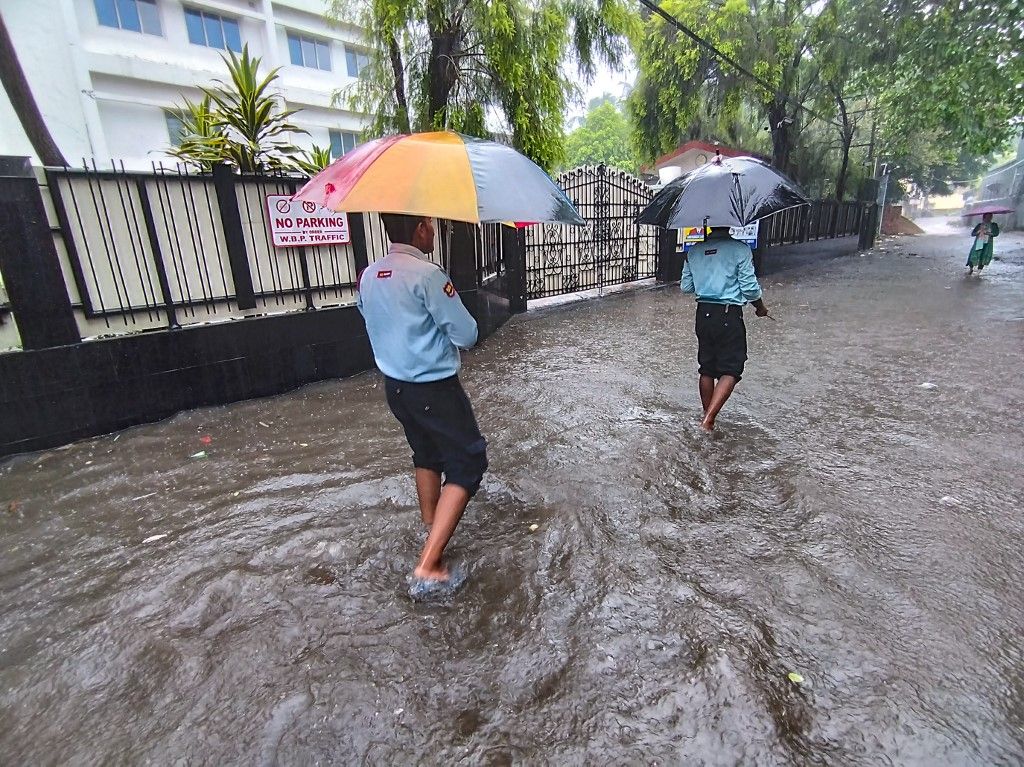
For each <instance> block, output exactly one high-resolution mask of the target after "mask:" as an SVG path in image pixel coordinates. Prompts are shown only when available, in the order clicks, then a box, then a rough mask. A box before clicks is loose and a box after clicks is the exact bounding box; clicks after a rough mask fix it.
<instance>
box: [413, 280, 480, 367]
mask: <svg viewBox="0 0 1024 767" xmlns="http://www.w3.org/2000/svg"><path fill="white" fill-rule="evenodd" d="M423 300H424V303H425V304H426V307H427V311H428V312H430V316H431V317H433V318H434V322H436V323H437V326H438V327H439V328H441V330H442V331H443V332H444V334H445V335H446V336H448V338H449V340H451V342H452V343H453V344H455V345H456V346H457V347H459V348H460V349H469V348H470V347H472V346H473V344H475V343H476V341H477V332H478V331H477V325H476V320H475V319H473V315H472V314H470V313H469V309H467V308H466V305H465V304H463V303H462V299H461V298H459V294H458V293H457V292H456V290H455V286H454V285H452V282H451V280H449V279H448V275H446V274H445V273H444V272H443V271H441V270H440V269H438V270H437V274H434V275H431V277H430V279H429V280H428V281H427V284H426V290H425V295H424V297H423Z"/></svg>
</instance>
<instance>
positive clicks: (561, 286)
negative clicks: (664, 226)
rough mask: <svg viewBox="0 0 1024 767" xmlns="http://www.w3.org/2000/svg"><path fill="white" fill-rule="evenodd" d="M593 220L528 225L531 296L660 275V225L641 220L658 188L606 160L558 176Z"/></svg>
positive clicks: (586, 216) (528, 286) (528, 291)
mask: <svg viewBox="0 0 1024 767" xmlns="http://www.w3.org/2000/svg"><path fill="white" fill-rule="evenodd" d="M555 183H557V184H558V186H560V187H561V188H562V190H563V191H564V192H565V193H566V195H567V196H568V197H569V199H570V200H572V203H573V204H574V205H575V206H576V209H577V210H578V211H579V212H580V215H581V216H583V218H584V219H586V222H587V225H586V226H585V227H580V226H562V225H560V224H545V225H543V226H534V227H529V228H528V229H527V230H526V297H527V298H528V299H529V298H544V297H545V296H556V295H561V294H564V293H575V292H577V291H580V290H590V289H593V288H603V287H605V286H608V285H618V284H621V283H625V282H634V281H636V280H643V279H646V278H648V277H654V276H655V273H656V272H657V268H658V232H659V230H658V228H657V227H655V226H641V225H638V224H636V223H635V221H636V217H637V215H639V213H640V211H641V210H643V208H644V207H645V206H646V205H647V203H649V202H650V201H651V197H652V196H653V193H652V192H651V191H650V189H649V188H648V187H647V185H646V184H645V183H644V182H643V181H641V180H640V179H639V178H637V177H636V176H633V175H632V174H629V173H627V172H625V171H622V170H618V169H616V168H608V167H605V166H604V165H598V166H596V167H594V166H584V167H582V168H576V169H575V170H570V171H566V172H565V173H562V174H560V175H558V176H557V177H556V178H555Z"/></svg>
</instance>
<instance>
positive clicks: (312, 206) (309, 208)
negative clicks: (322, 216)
mask: <svg viewBox="0 0 1024 767" xmlns="http://www.w3.org/2000/svg"><path fill="white" fill-rule="evenodd" d="M302 209H303V210H304V211H306V212H307V213H312V212H313V211H314V210H316V203H315V202H308V201H306V200H303V201H302Z"/></svg>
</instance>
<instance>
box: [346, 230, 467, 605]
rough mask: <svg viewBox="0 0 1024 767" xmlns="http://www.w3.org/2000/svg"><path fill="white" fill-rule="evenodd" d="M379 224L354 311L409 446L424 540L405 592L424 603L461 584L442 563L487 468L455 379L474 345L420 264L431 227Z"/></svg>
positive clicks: (456, 304)
mask: <svg viewBox="0 0 1024 767" xmlns="http://www.w3.org/2000/svg"><path fill="white" fill-rule="evenodd" d="M381 219H382V220H383V222H384V228H385V230H386V231H387V234H388V239H389V240H391V247H390V249H389V250H388V254H387V255H386V256H385V257H384V258H382V259H381V260H380V261H377V262H375V263H374V264H371V265H370V266H369V267H367V268H366V269H365V270H364V271H363V273H362V274H361V275H360V277H359V281H358V286H359V298H358V302H357V306H358V307H359V311H360V313H361V314H362V315H363V319H364V320H365V321H366V331H367V334H368V335H369V337H370V346H371V347H373V356H374V359H375V360H376V362H377V367H378V368H380V371H381V372H382V373H383V374H384V389H385V392H386V394H387V401H388V405H389V407H390V408H391V412H392V413H394V415H395V417H396V418H397V419H398V421H399V423H401V424H402V427H403V428H404V429H405V436H406V439H407V440H408V442H409V446H410V447H411V448H412V453H413V456H412V459H413V466H414V467H415V475H416V494H417V497H418V498H419V504H420V514H421V516H422V517H423V523H424V524H425V525H426V526H427V528H428V530H429V533H428V535H427V541H426V544H424V547H423V552H422V554H421V555H420V559H419V562H418V563H417V564H416V568H415V569H414V570H413V579H412V586H411V587H410V590H409V594H410V596H412V597H413V598H414V599H419V598H429V597H430V596H432V595H435V594H444V593H446V592H450V591H453V590H454V589H456V588H458V586H459V585H461V581H462V580H464V578H465V572H464V571H459V572H456V571H453V572H451V573H449V572H448V569H447V568H446V567H445V566H444V565H443V564H442V561H441V557H442V554H443V553H444V548H445V546H446V545H447V544H448V541H449V540H450V539H451V537H452V534H453V533H454V532H455V528H456V526H457V525H458V524H459V520H460V519H461V518H462V513H463V512H464V511H465V509H466V504H468V503H469V499H470V498H472V497H473V495H474V494H475V493H476V491H477V489H478V488H479V487H480V481H481V479H482V478H483V474H484V471H486V470H487V443H486V441H485V440H484V438H483V437H482V436H481V435H480V429H479V428H478V427H477V423H476V418H475V417H474V416H473V408H472V407H471V405H470V403H469V398H468V397H466V393H465V392H464V391H463V389H462V385H461V384H460V383H459V377H458V372H459V367H460V364H461V361H460V358H459V349H460V348H461V349H468V348H469V347H471V346H473V344H475V343H476V340H477V326H476V320H474V319H473V316H472V315H471V314H470V313H469V311H468V310H467V309H466V307H465V306H464V305H463V303H462V300H461V299H460V298H459V295H458V293H456V292H455V288H454V287H453V286H452V283H451V281H450V280H449V279H448V275H446V274H445V273H444V271H443V270H442V269H441V268H440V267H439V266H437V265H436V264H433V263H431V262H430V261H428V260H427V257H426V254H427V253H429V252H431V251H432V250H433V249H434V226H433V224H432V222H431V220H430V219H429V218H422V217H419V216H403V215H397V214H382V215H381ZM442 474H443V475H444V484H443V487H442V482H441V476H442Z"/></svg>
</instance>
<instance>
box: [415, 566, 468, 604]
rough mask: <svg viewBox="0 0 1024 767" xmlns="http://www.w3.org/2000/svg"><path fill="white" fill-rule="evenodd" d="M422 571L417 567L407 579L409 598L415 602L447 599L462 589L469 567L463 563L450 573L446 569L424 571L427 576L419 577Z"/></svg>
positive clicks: (453, 568)
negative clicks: (408, 581)
mask: <svg viewBox="0 0 1024 767" xmlns="http://www.w3.org/2000/svg"><path fill="white" fill-rule="evenodd" d="M423 570H424V568H419V567H417V568H416V569H415V570H414V571H413V575H412V578H410V579H409V580H410V583H409V596H410V597H411V598H412V600H413V601H415V602H431V601H437V600H445V599H448V598H450V597H452V596H453V595H454V594H455V592H456V591H458V590H459V589H460V588H462V586H463V585H464V584H465V583H466V578H467V577H468V576H469V567H468V566H467V565H466V564H465V563H464V562H459V563H458V564H456V565H455V566H454V567H452V569H451V572H449V571H448V570H447V569H442V570H433V569H428V570H426V571H425V572H426V573H427V574H425V575H421V574H420V572H421V571H423Z"/></svg>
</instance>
